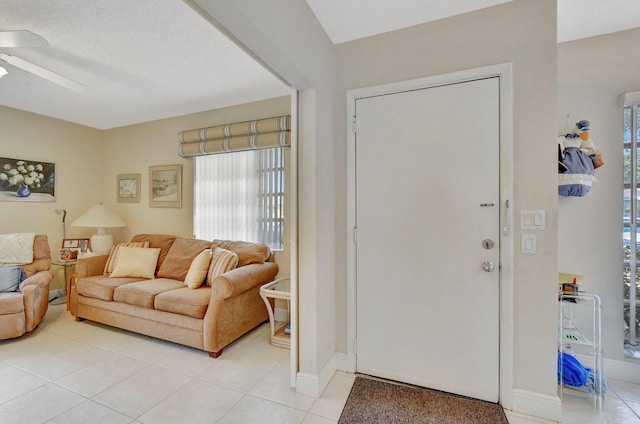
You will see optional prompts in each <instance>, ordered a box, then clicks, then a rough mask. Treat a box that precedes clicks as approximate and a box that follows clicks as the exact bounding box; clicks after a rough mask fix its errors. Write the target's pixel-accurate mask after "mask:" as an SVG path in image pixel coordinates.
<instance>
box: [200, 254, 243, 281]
mask: <svg viewBox="0 0 640 424" xmlns="http://www.w3.org/2000/svg"><path fill="white" fill-rule="evenodd" d="M236 265H238V255H236V254H235V253H234V252H232V251H230V250H226V249H221V248H219V247H216V249H215V250H214V251H213V255H212V256H211V265H210V266H209V274H208V275H207V285H208V286H210V285H211V284H212V283H213V280H215V278H216V277H217V276H218V275H222V274H224V273H225V272H227V271H231V270H232V269H234V268H235V267H236Z"/></svg>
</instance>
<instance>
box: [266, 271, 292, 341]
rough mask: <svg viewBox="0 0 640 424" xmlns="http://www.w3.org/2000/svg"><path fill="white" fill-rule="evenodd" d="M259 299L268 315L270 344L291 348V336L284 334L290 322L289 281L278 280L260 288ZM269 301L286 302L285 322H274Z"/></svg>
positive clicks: (287, 279)
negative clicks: (278, 300) (281, 300)
mask: <svg viewBox="0 0 640 424" xmlns="http://www.w3.org/2000/svg"><path fill="white" fill-rule="evenodd" d="M260 297H262V300H263V301H264V304H265V305H266V306H267V312H268V313H269V327H270V329H271V344H272V345H274V346H279V347H284V348H287V349H290V348H291V335H290V334H288V333H287V332H286V330H287V325H288V324H289V323H290V322H291V279H290V278H289V277H286V278H278V279H277V280H274V281H272V282H270V283H267V284H265V285H263V286H262V287H260ZM269 299H283V300H286V301H287V319H286V321H276V320H275V317H274V314H273V307H272V306H271V301H270V300H269Z"/></svg>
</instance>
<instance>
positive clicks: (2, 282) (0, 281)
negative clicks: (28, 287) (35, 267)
mask: <svg viewBox="0 0 640 424" xmlns="http://www.w3.org/2000/svg"><path fill="white" fill-rule="evenodd" d="M24 279H25V274H24V270H23V269H22V268H21V267H19V266H7V267H0V292H17V291H19V290H20V283H21V282H22V281H23V280H24Z"/></svg>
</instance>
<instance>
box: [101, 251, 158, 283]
mask: <svg viewBox="0 0 640 424" xmlns="http://www.w3.org/2000/svg"><path fill="white" fill-rule="evenodd" d="M158 256H160V249H159V248H156V249H153V248H151V247H146V248H145V247H128V246H123V247H121V248H120V253H119V254H118V262H117V263H116V267H115V268H114V270H113V272H112V273H111V275H110V276H109V277H111V278H115V277H138V278H154V276H155V272H156V264H157V263H158Z"/></svg>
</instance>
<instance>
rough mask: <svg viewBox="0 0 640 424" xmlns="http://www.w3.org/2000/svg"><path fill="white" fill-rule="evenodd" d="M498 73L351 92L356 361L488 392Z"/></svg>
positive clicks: (495, 269) (495, 380)
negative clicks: (425, 85) (444, 82)
mask: <svg viewBox="0 0 640 424" xmlns="http://www.w3.org/2000/svg"><path fill="white" fill-rule="evenodd" d="M499 108H500V96H499V78H498V77H492V78H485V79H478V80H472V81H466V82H461V83H454V84H447V85H441V86H436V87H429V88H424V89H418V90H410V91H403V92H398V93H391V94H385V95H379V96H372V97H367V98H358V99H356V100H355V112H356V119H357V127H356V128H357V131H356V135H355V150H356V154H355V162H356V165H355V168H356V172H355V175H356V185H355V188H356V226H357V244H356V308H357V311H356V371H357V372H360V373H365V374H370V375H375V376H379V377H384V378H388V379H392V380H397V381H403V382H407V383H411V384H417V385H420V386H426V387H431V388H435V389H439V390H444V391H448V392H452V393H458V394H462V395H466V396H471V397H475V398H480V399H485V400H489V401H493V402H495V401H497V400H498V396H499V352H500V349H499V342H500V340H499V334H500V327H499V323H500V321H499V317H500V311H499V305H500V302H499V294H500V270H499V259H500V245H499V241H500V233H499V225H500V210H501V208H500V196H499V186H500V185H499V183H500V175H499V169H500V167H499V146H500V140H499V136H500V121H499V117H500V111H499Z"/></svg>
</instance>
